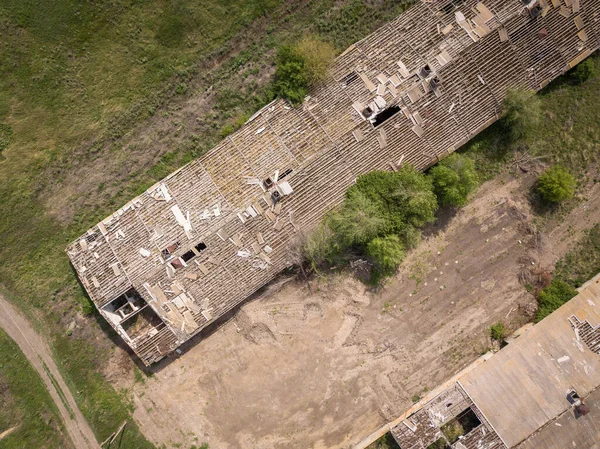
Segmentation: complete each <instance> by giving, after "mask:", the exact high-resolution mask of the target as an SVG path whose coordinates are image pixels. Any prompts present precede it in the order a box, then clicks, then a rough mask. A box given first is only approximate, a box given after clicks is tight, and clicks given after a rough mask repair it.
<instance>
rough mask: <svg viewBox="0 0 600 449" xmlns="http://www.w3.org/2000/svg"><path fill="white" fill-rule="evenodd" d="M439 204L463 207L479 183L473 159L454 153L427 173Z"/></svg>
mask: <svg viewBox="0 0 600 449" xmlns="http://www.w3.org/2000/svg"><path fill="white" fill-rule="evenodd" d="M429 175H430V176H431V179H432V182H433V189H434V192H435V194H436V195H437V198H438V201H439V203H440V204H442V205H445V206H464V205H465V204H466V203H467V197H468V196H469V193H471V192H472V191H473V189H474V188H475V187H476V186H477V184H478V183H479V178H478V176H477V172H476V171H475V163H474V162H473V159H471V158H469V157H466V156H463V155H461V154H458V153H454V154H452V155H450V156H448V157H447V158H445V159H444V160H442V161H441V162H440V163H439V164H437V165H436V166H435V167H433V168H432V169H431V170H430V171H429Z"/></svg>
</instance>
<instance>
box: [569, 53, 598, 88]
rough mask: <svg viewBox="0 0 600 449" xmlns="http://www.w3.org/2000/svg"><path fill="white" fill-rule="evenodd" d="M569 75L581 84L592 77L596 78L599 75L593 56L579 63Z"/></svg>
mask: <svg viewBox="0 0 600 449" xmlns="http://www.w3.org/2000/svg"><path fill="white" fill-rule="evenodd" d="M569 75H570V76H571V77H572V78H573V79H574V80H575V81H577V83H579V84H581V83H584V82H585V81H587V80H589V79H590V78H594V77H595V76H596V75H597V70H596V64H594V60H593V59H592V58H588V59H586V60H585V61H583V62H580V63H579V64H577V66H576V67H575V68H574V69H573V70H571V72H570V73H569Z"/></svg>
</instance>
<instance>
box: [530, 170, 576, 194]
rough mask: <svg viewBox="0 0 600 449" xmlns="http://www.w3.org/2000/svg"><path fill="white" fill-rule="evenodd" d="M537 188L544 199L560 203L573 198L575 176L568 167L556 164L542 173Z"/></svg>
mask: <svg viewBox="0 0 600 449" xmlns="http://www.w3.org/2000/svg"><path fill="white" fill-rule="evenodd" d="M537 189H538V191H539V192H540V194H541V195H542V197H543V198H544V200H546V201H549V202H551V203H559V202H561V201H565V200H568V199H570V198H573V195H574V194H575V178H574V177H573V175H572V174H571V173H569V172H568V171H567V169H566V168H564V167H562V166H560V165H555V166H553V167H551V168H549V169H548V170H546V171H545V172H544V173H542V174H541V175H540V177H539V178H538V187H537Z"/></svg>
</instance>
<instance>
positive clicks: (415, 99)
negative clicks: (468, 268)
mask: <svg viewBox="0 0 600 449" xmlns="http://www.w3.org/2000/svg"><path fill="white" fill-rule="evenodd" d="M561 1H562V2H561ZM561 1H559V0H553V1H552V2H549V1H546V0H544V1H539V2H532V3H530V4H527V5H525V4H523V3H522V2H520V1H518V0H492V1H486V2H485V3H481V2H475V1H462V2H461V1H451V2H450V1H443V2H429V3H421V4H418V5H416V6H414V7H412V8H410V9H409V10H408V11H406V12H405V13H404V14H402V15H401V16H400V17H398V18H397V19H395V20H394V21H392V22H390V23H389V24H387V25H385V26H384V27H382V28H381V29H380V30H378V31H376V32H375V33H373V34H372V35H370V36H368V37H367V38H365V39H364V40H362V41H360V42H358V43H356V44H354V45H353V46H351V47H350V48H349V49H347V50H346V51H345V52H344V53H343V54H342V55H341V56H339V57H338V58H337V59H336V60H335V62H334V63H333V66H332V68H331V70H330V78H329V80H328V81H327V82H326V83H324V84H323V85H322V86H321V87H319V88H318V89H316V90H315V91H313V92H311V97H310V98H307V99H306V100H305V102H304V103H303V105H302V106H301V107H299V108H292V107H290V106H289V105H288V104H287V103H286V102H285V101H283V100H277V101H275V102H273V103H272V104H270V105H268V106H266V107H265V108H263V109H262V110H261V111H259V112H258V113H257V114H255V116H253V117H252V118H251V119H250V120H249V121H248V123H247V124H246V125H245V126H244V127H242V128H241V129H240V130H239V131H237V132H235V133H234V134H232V135H231V136H229V137H228V138H226V139H225V140H223V141H222V142H221V143H219V144H218V145H217V146H216V147H215V148H213V149H212V150H211V151H209V152H208V153H207V154H206V155H204V156H202V157H201V158H198V159H197V160H194V161H193V162H191V163H190V164H188V165H186V166H184V167H183V168H181V169H180V170H178V171H177V172H175V173H173V174H171V175H170V176H168V177H167V178H166V179H164V180H163V181H161V182H160V183H158V184H156V185H155V186H153V187H151V188H150V189H148V190H147V191H146V192H145V193H143V194H142V195H140V196H139V197H137V198H135V199H133V200H132V201H131V202H129V203H128V204H126V205H125V206H123V207H122V208H121V209H119V210H118V211H117V212H115V213H114V214H112V215H111V216H109V217H107V218H106V219H104V220H102V222H100V223H98V224H97V225H96V226H94V227H93V228H92V229H90V230H89V231H88V232H87V233H85V234H84V235H83V236H81V237H80V238H79V239H77V240H76V241H75V242H73V243H72V244H71V245H70V246H69V247H68V249H67V253H68V255H69V257H70V259H71V261H72V264H73V266H74V267H75V269H76V270H77V273H78V275H79V277H80V279H81V281H82V283H83V285H84V286H85V288H86V290H87V292H88V293H89V296H90V298H91V299H92V300H93V302H94V303H95V305H96V306H97V307H98V309H99V310H100V312H101V314H102V315H103V316H104V317H105V318H106V319H107V320H108V321H109V323H111V325H112V326H113V327H114V328H115V329H116V330H117V332H118V333H119V334H120V335H121V336H122V337H123V339H124V340H125V341H126V342H127V343H128V344H129V345H130V346H131V347H132V348H133V350H134V351H135V352H136V354H137V355H138V356H139V357H140V358H141V359H142V361H143V362H144V363H145V364H151V363H154V362H156V361H158V360H160V359H161V358H163V357H164V356H165V355H166V354H168V353H169V352H171V351H173V350H175V349H176V348H177V347H178V346H179V345H181V344H182V343H183V342H185V341H186V340H188V339H189V338H191V337H192V336H193V335H195V334H196V333H198V332H199V331H200V330H201V329H203V328H204V327H206V326H207V325H208V324H209V323H211V322H212V321H214V320H215V319H217V318H219V317H220V316H222V315H223V314H225V313H226V312H228V311H229V310H231V309H232V308H234V307H235V306H236V305H238V304H240V303H241V302H242V301H243V300H244V299H245V298H247V297H248V296H249V295H251V294H252V293H253V292H255V291H256V290H257V289H259V288H260V287H261V286H263V285H264V284H266V283H267V282H269V281H270V280H271V279H273V278H274V277H275V276H276V275H277V273H278V272H280V271H281V270H282V269H283V268H285V267H286V266H288V265H290V264H291V263H293V260H292V259H291V257H290V246H291V244H292V242H293V240H294V238H295V236H296V235H297V233H298V232H300V231H307V230H310V229H311V228H312V227H314V226H315V224H317V223H318V222H319V220H320V219H321V218H322V217H323V215H324V214H325V213H326V212H327V211H328V210H330V209H331V208H332V207H335V206H336V205H338V204H340V203H341V202H342V200H343V198H344V193H345V191H346V189H347V188H348V187H349V186H350V185H352V183H353V182H354V181H355V179H356V177H357V176H359V175H361V174H364V173H366V172H369V171H372V170H377V169H379V170H386V169H388V170H389V169H394V170H395V169H397V167H398V166H400V165H403V164H412V165H413V166H415V167H416V168H418V169H421V170H422V169H425V168H427V167H428V166H430V165H431V164H433V163H435V162H436V161H438V160H439V159H441V158H443V157H444V156H446V155H447V154H449V153H451V152H452V151H454V150H455V149H456V148H458V147H459V146H461V145H462V144H464V143H465V142H467V141H468V140H469V139H470V138H471V137H472V136H473V135H475V134H477V133H478V132H480V131H481V130H482V129H484V128H485V127H487V126H488V125H489V124H491V123H493V122H494V121H495V120H497V119H498V117H499V111H500V104H501V102H502V99H503V97H504V95H505V93H506V90H507V89H508V88H511V87H515V86H523V87H527V88H531V89H540V88H541V87H543V86H545V85H546V84H547V83H548V82H549V81H550V80H552V79H554V78H556V77H557V76H559V75H560V74H562V73H564V72H565V71H566V70H568V69H570V68H572V67H574V66H575V65H576V64H577V63H578V62H580V61H582V60H583V59H584V58H585V57H587V56H589V55H590V54H591V53H592V51H594V50H595V49H596V48H598V38H597V34H598V31H599V30H598V21H597V17H596V15H597V12H596V11H597V10H598V8H596V6H597V4H598V1H595V0H566V1H565V0H561Z"/></svg>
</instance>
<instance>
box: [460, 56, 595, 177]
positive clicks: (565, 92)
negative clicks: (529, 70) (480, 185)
mask: <svg viewBox="0 0 600 449" xmlns="http://www.w3.org/2000/svg"><path fill="white" fill-rule="evenodd" d="M593 61H594V63H595V65H596V70H597V71H600V59H599V58H598V56H597V55H595V56H594V57H593ZM599 93H600V78H599V77H596V78H594V79H591V80H588V81H587V82H585V83H584V84H583V85H577V84H576V83H575V82H574V81H573V80H572V79H571V78H570V77H569V76H568V74H567V75H565V76H562V77H560V78H559V79H557V80H555V81H554V82H553V83H552V84H550V85H549V86H547V87H546V88H545V89H544V90H542V91H541V92H540V93H539V95H540V98H541V101H542V110H543V111H544V118H543V120H542V121H541V123H540V126H539V127H538V128H537V130H536V131H535V133H534V134H533V135H532V136H530V137H528V138H527V139H525V140H523V141H521V142H517V143H514V144H512V145H507V144H506V143H505V142H504V141H503V139H502V136H503V132H502V124H501V123H500V122H497V123H495V124H494V125H492V126H490V127H489V128H488V129H487V130H485V131H484V132H483V133H481V134H479V135H478V136H477V137H475V138H474V139H473V140H471V141H470V142H469V143H468V144H467V145H465V147H464V148H463V149H462V150H461V151H464V152H465V153H467V154H468V155H470V156H471V157H473V158H474V159H476V160H477V166H478V168H479V169H480V172H481V173H482V175H483V176H484V177H486V178H489V177H491V176H493V175H494V174H495V173H497V172H498V171H499V170H503V169H505V168H506V164H507V162H509V161H510V160H511V158H512V157H513V156H514V154H515V152H516V151H523V150H527V151H529V153H530V154H531V155H532V156H534V157H542V158H543V159H542V160H543V161H544V162H546V163H548V164H554V163H560V164H562V165H565V166H566V167H567V168H568V169H569V170H571V171H572V172H573V173H574V174H576V175H577V176H579V177H580V179H584V178H586V177H587V176H588V174H589V172H590V170H591V169H592V168H594V167H595V166H596V165H597V163H598V160H599V158H600V127H599V126H598V117H600V103H599V102H598V100H597V99H598V95H599ZM591 171H592V173H593V174H594V175H595V174H596V173H595V171H596V169H594V170H591Z"/></svg>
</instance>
